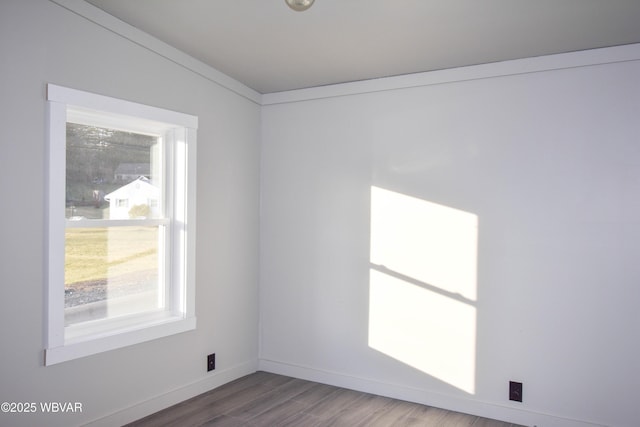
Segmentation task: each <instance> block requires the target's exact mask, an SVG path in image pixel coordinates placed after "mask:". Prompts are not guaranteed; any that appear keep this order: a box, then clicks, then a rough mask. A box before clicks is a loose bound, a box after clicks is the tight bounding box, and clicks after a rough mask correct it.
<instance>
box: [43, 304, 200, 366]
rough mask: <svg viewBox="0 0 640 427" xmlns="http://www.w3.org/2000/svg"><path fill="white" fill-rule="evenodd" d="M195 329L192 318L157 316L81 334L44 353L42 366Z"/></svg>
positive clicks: (194, 320) (194, 319)
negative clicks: (119, 326) (145, 320)
mask: <svg viewBox="0 0 640 427" xmlns="http://www.w3.org/2000/svg"><path fill="white" fill-rule="evenodd" d="M195 328H196V318H195V317H187V318H185V317H178V316H172V317H161V318H154V319H152V320H149V321H148V322H145V323H136V324H135V325H133V326H128V327H126V326H125V327H121V328H118V329H110V330H108V331H104V332H98V333H96V334H91V335H87V334H83V335H82V336H78V337H74V338H71V337H70V338H69V339H67V340H66V343H65V345H63V346H60V347H53V348H47V349H46V350H45V365H46V366H50V365H55V364H57V363H62V362H66V361H68V360H73V359H78V358H80V357H85V356H90V355H92V354H97V353H101V352H103V351H109V350H115V349H118V348H122V347H127V346H130V345H134V344H138V343H142V342H146V341H151V340H154V339H157V338H163V337H166V336H169V335H173V334H178V333H181V332H187V331H191V330H194V329H195Z"/></svg>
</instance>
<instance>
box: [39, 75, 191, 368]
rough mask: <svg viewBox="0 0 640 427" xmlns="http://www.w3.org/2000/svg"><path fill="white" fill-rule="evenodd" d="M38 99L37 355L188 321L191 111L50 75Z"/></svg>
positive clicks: (170, 329)
mask: <svg viewBox="0 0 640 427" xmlns="http://www.w3.org/2000/svg"><path fill="white" fill-rule="evenodd" d="M48 100H49V131H50V132H49V163H50V168H49V243H48V251H49V256H48V260H49V280H48V285H47V286H48V289H47V291H48V302H47V307H48V316H47V319H48V325H47V326H48V336H47V344H46V347H47V351H46V364H53V363H58V362H61V361H64V360H69V359H73V358H76V357H81V356H84V355H87V354H93V353H96V352H99V351H103V350H108V349H112V348H118V347H122V346H124V345H129V344H132V343H136V342H141V341H146V340H148V339H153V338H157V337H160V336H166V335H168V334H171V333H176V332H181V331H184V330H189V329H193V328H194V327H195V317H194V301H195V299H194V284H193V280H194V262H193V258H194V254H193V251H194V249H195V244H194V239H195V234H194V219H195V218H194V213H195V205H194V197H195V191H194V190H195V187H194V181H195V129H196V127H197V118H195V117H193V116H187V115H184V114H181V113H175V112H171V111H167V110H161V109H157V108H154V107H148V106H144V105H140V104H135V103H130V102H127V101H121V100H117V99H114V98H108V97H103V96H100V95H94V94H89V93H86V92H81V91H76V90H73V89H68V88H62V87H59V86H55V85H48ZM61 296H62V297H61Z"/></svg>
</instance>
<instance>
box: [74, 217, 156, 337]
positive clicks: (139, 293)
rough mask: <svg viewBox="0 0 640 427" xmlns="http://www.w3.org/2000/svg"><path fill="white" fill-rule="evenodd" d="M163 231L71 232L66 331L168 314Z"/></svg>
mask: <svg viewBox="0 0 640 427" xmlns="http://www.w3.org/2000/svg"><path fill="white" fill-rule="evenodd" d="M163 230H164V227H162V226H160V227H108V228H68V229H67V230H66V233H65V237H66V242H65V291H64V292H65V325H67V326H68V325H71V324H74V323H79V322H84V321H87V320H96V319H102V318H111V317H117V316H122V315H126V314H132V313H140V312H144V311H149V310H154V309H158V308H163V306H164V301H163V300H164V292H163V291H164V289H163V288H162V286H161V285H160V284H161V283H163V280H161V279H162V278H161V277H159V271H160V269H159V266H160V263H161V260H162V256H161V255H160V254H161V253H162V252H163V251H162V247H163V245H162V243H161V242H162V240H161V239H162V231H163Z"/></svg>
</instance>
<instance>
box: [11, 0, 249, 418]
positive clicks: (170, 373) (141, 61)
mask: <svg viewBox="0 0 640 427" xmlns="http://www.w3.org/2000/svg"><path fill="white" fill-rule="evenodd" d="M67 3H74V2H71V1H69V2H67ZM75 3H76V4H79V5H80V6H82V7H85V6H87V7H88V5H85V6H83V4H82V2H75ZM90 9H91V8H90ZM112 21H113V22H115V20H112ZM116 24H117V22H116ZM120 24H122V23H120ZM122 25H123V27H124V28H125V29H126V30H127V32H128V33H130V34H134V35H135V34H136V31H134V29H132V28H126V26H124V24H122ZM0 58H2V59H1V60H0V117H1V119H0V120H1V123H2V137H1V138H0V147H1V151H0V200H1V202H0V206H1V209H0V338H1V345H2V351H1V352H0V354H1V355H0V361H1V362H0V402H5V401H9V402H12V401H13V402H38V403H39V402H49V401H71V402H81V403H82V404H83V412H82V413H81V414H68V415H61V414H57V415H55V416H52V415H50V416H46V415H44V414H41V413H39V414H17V415H15V414H4V413H0V425H12V426H37V425H47V426H73V425H84V424H86V423H88V422H91V421H93V420H99V421H98V422H97V423H96V424H97V425H118V424H120V423H124V422H126V421H131V420H133V419H135V418H137V417H140V416H142V415H146V414H147V413H149V412H150V411H154V410H156V409H159V408H160V407H162V406H164V405H168V404H171V403H175V402H177V401H179V400H183V399H185V398H187V397H190V396H191V395H193V394H195V393H200V392H203V391H206V390H208V389H211V388H213V387H214V386H216V385H219V384H222V383H224V382H227V381H229V380H231V379H233V378H235V377H237V376H240V375H244V374H246V373H249V372H252V371H254V370H255V369H256V366H257V351H258V308H257V303H258V299H257V295H258V293H257V282H258V225H259V224H258V201H259V175H258V171H259V144H258V143H259V131H260V129H259V126H260V106H259V105H258V104H256V103H255V102H253V101H250V100H248V99H247V98H246V97H244V96H240V95H238V94H236V93H234V92H232V91H230V90H228V89H225V88H224V87H222V86H221V85H219V84H216V83H214V82H213V81H212V80H210V79H208V78H205V77H203V75H201V74H202V73H200V74H198V73H194V72H192V71H189V70H188V69H186V68H184V67H183V66H180V65H178V64H176V63H175V62H174V61H173V60H170V59H166V58H164V57H162V56H160V55H158V54H156V53H153V52H151V51H150V50H148V49H146V48H143V47H141V46H140V45H138V44H137V43H135V42H132V41H129V40H127V39H125V38H123V37H122V36H120V35H118V34H116V33H114V32H113V31H111V30H109V29H106V28H103V27H101V26H99V25H96V24H95V23H93V22H90V21H89V20H87V19H85V18H83V17H81V16H79V15H77V14H76V13H74V12H71V11H69V10H67V9H65V8H63V7H61V6H59V5H57V4H55V3H52V2H49V1H45V0H29V1H23V0H3V1H2V2H0ZM201 68H206V67H201ZM213 74H215V73H213ZM46 83H55V84H58V85H62V86H68V87H72V88H76V89H80V90H85V91H90V92H95V93H99V94H103V95H107V96H112V97H118V98H122V99H126V100H131V101H134V102H139V103H144V104H148V105H153V106H157V107H161V108H167V109H171V110H176V111H181V112H185V113H188V114H193V115H197V116H198V117H199V130H198V179H197V186H198V192H197V194H198V200H197V209H198V210H197V229H198V240H197V270H196V276H197V284H196V299H197V303H196V304H197V307H196V315H197V320H198V325H197V330H196V331H193V332H188V333H183V334H179V335H176V336H172V337H168V338H164V339H159V340H156V341H152V342H148V343H145V344H140V345H136V346H132V347H127V348H123V349H120V350H115V351H110V352H107V353H103V354H100V355H95V356H90V357H86V358H83V359H78V360H75V361H70V362H66V363H62V364H59V365H55V366H50V367H45V366H44V365H43V348H44V347H43V341H44V318H43V314H44V301H43V296H44V280H45V270H44V267H43V266H44V252H43V247H44V246H43V245H44V241H45V230H44V223H45V218H44V214H45V207H44V201H45V193H44V191H45V188H46V187H45V179H46V175H45V165H46V163H45V162H46V160H45V148H46V146H45V99H46V98H45V85H46ZM211 352H216V354H217V369H216V371H214V372H212V373H207V372H206V355H207V354H208V353H211ZM112 414H114V415H112ZM109 415H111V416H110V417H108V418H103V417H107V416H109Z"/></svg>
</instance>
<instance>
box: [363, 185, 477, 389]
mask: <svg viewBox="0 0 640 427" xmlns="http://www.w3.org/2000/svg"><path fill="white" fill-rule="evenodd" d="M477 241H478V219H477V216H476V215H474V214H471V213H468V212H464V211H461V210H457V209H453V208H450V207H447V206H442V205H439V204H436V203H431V202H427V201H424V200H421V199H417V198H414V197H410V196H406V195H403V194H399V193H395V192H392V191H388V190H384V189H381V188H378V187H372V189H371V258H370V260H371V269H370V285H369V286H370V287H369V346H370V347H371V348H373V349H375V350H378V351H380V352H382V353H384V354H386V355H388V356H390V357H392V358H394V359H396V360H398V361H400V362H402V363H405V364H407V365H409V366H411V367H413V368H416V369H419V370H420V371H422V372H424V373H426V374H428V375H431V376H433V377H435V378H437V379H439V380H441V381H443V382H445V383H447V384H450V385H452V386H454V387H456V388H458V389H460V390H463V391H465V392H467V393H471V394H473V393H475V364H476V362H475V360H476V306H475V304H476V295H477V283H476V282H477V276H476V275H477V273H476V271H477Z"/></svg>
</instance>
